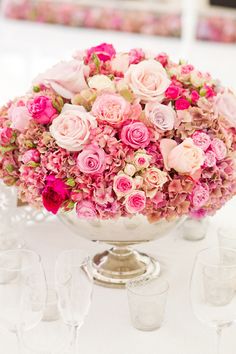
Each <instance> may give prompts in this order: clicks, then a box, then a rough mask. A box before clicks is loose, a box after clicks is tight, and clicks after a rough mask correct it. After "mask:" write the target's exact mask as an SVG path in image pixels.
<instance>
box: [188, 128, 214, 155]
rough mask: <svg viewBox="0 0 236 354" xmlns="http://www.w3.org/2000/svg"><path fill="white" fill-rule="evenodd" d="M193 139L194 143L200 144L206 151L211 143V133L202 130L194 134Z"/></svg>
mask: <svg viewBox="0 0 236 354" xmlns="http://www.w3.org/2000/svg"><path fill="white" fill-rule="evenodd" d="M192 139H193V142H194V144H195V145H197V146H199V147H200V148H201V149H202V150H203V151H206V150H207V149H208V148H209V146H210V145H211V138H210V137H209V135H208V134H206V133H204V132H203V131H200V130H198V131H196V132H195V133H194V134H193V135H192Z"/></svg>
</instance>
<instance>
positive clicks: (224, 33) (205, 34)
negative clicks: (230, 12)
mask: <svg viewBox="0 0 236 354" xmlns="http://www.w3.org/2000/svg"><path fill="white" fill-rule="evenodd" d="M226 14H227V12H226ZM197 38H198V39H203V40H208V41H215V42H223V43H235V42H236V16H227V15H225V16H224V15H221V16H219V15H218V16H210V15H208V16H201V17H200V18H199V21H198V27H197Z"/></svg>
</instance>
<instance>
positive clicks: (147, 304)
mask: <svg viewBox="0 0 236 354" xmlns="http://www.w3.org/2000/svg"><path fill="white" fill-rule="evenodd" d="M126 287H127V293H128V302H129V309H130V316H131V321H132V324H133V326H134V327H135V328H137V329H139V330H142V331H153V330H155V329H158V328H160V327H161V325H162V322H163V320H164V314H165V308H166V301H167V295H168V290H169V285H168V282H167V281H166V280H164V279H162V278H161V277H155V278H152V279H146V280H145V279H144V280H131V281H129V282H128V283H127V285H126Z"/></svg>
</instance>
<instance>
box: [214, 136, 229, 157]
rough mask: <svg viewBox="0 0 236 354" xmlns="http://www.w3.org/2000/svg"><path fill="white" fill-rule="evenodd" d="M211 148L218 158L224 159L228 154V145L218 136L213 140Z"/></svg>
mask: <svg viewBox="0 0 236 354" xmlns="http://www.w3.org/2000/svg"><path fill="white" fill-rule="evenodd" d="M211 150H212V151H213V152H214V154H215V156H216V159H217V160H223V159H224V158H225V157H226V155H227V148H226V145H225V144H224V143H223V141H222V140H220V139H218V138H215V139H213V140H212V142H211Z"/></svg>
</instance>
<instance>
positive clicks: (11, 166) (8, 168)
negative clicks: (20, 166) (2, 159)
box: [6, 164, 15, 173]
mask: <svg viewBox="0 0 236 354" xmlns="http://www.w3.org/2000/svg"><path fill="white" fill-rule="evenodd" d="M14 169H15V168H14V166H13V165H11V164H8V165H6V170H7V172H8V173H12V172H13V171H14Z"/></svg>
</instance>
